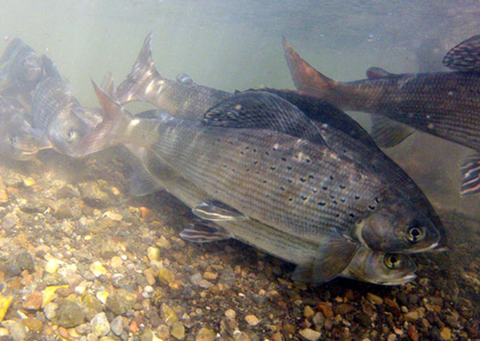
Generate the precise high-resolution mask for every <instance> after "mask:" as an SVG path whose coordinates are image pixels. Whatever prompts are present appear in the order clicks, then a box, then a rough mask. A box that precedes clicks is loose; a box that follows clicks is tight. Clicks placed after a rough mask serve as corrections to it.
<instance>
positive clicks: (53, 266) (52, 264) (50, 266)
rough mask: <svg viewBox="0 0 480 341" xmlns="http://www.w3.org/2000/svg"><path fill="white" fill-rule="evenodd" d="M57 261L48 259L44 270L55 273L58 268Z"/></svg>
mask: <svg viewBox="0 0 480 341" xmlns="http://www.w3.org/2000/svg"><path fill="white" fill-rule="evenodd" d="M58 265H59V264H58V261H57V260H56V259H50V260H49V261H48V262H47V264H45V271H46V272H48V273H51V274H53V273H55V272H57V270H58Z"/></svg>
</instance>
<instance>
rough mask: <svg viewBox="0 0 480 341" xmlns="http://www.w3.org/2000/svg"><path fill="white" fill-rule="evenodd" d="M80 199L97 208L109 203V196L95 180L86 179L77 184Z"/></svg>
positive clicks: (106, 205)
mask: <svg viewBox="0 0 480 341" xmlns="http://www.w3.org/2000/svg"><path fill="white" fill-rule="evenodd" d="M78 189H79V190H80V194H81V196H82V200H83V201H85V203H86V204H87V205H90V206H92V207H97V208H103V207H108V206H110V204H111V201H110V197H109V196H108V194H107V193H105V192H103V191H102V190H101V189H100V186H99V185H98V183H97V182H96V181H87V182H84V183H80V184H79V185H78Z"/></svg>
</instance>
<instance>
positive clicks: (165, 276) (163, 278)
mask: <svg viewBox="0 0 480 341" xmlns="http://www.w3.org/2000/svg"><path fill="white" fill-rule="evenodd" d="M158 279H159V280H160V282H162V283H164V284H170V283H172V282H173V281H174V280H175V275H174V274H173V272H171V271H170V270H168V269H167V268H161V269H160V270H158Z"/></svg>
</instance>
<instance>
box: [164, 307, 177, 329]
mask: <svg viewBox="0 0 480 341" xmlns="http://www.w3.org/2000/svg"><path fill="white" fill-rule="evenodd" d="M160 313H161V314H162V317H163V319H164V320H165V323H166V324H167V326H169V327H171V326H172V325H173V324H174V323H175V322H177V321H178V315H177V313H176V312H175V311H174V310H173V309H172V308H171V307H170V306H169V305H168V304H166V303H162V305H161V307H160Z"/></svg>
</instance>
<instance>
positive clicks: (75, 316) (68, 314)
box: [55, 301, 85, 328]
mask: <svg viewBox="0 0 480 341" xmlns="http://www.w3.org/2000/svg"><path fill="white" fill-rule="evenodd" d="M84 320H85V312H84V310H83V308H82V307H81V306H80V305H78V304H77V303H75V302H71V301H65V302H64V303H63V304H61V305H59V306H58V309H57V311H56V318H55V322H56V323H57V324H58V325H59V326H62V327H65V328H72V327H76V326H78V325H79V324H82V323H83V321H84Z"/></svg>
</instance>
